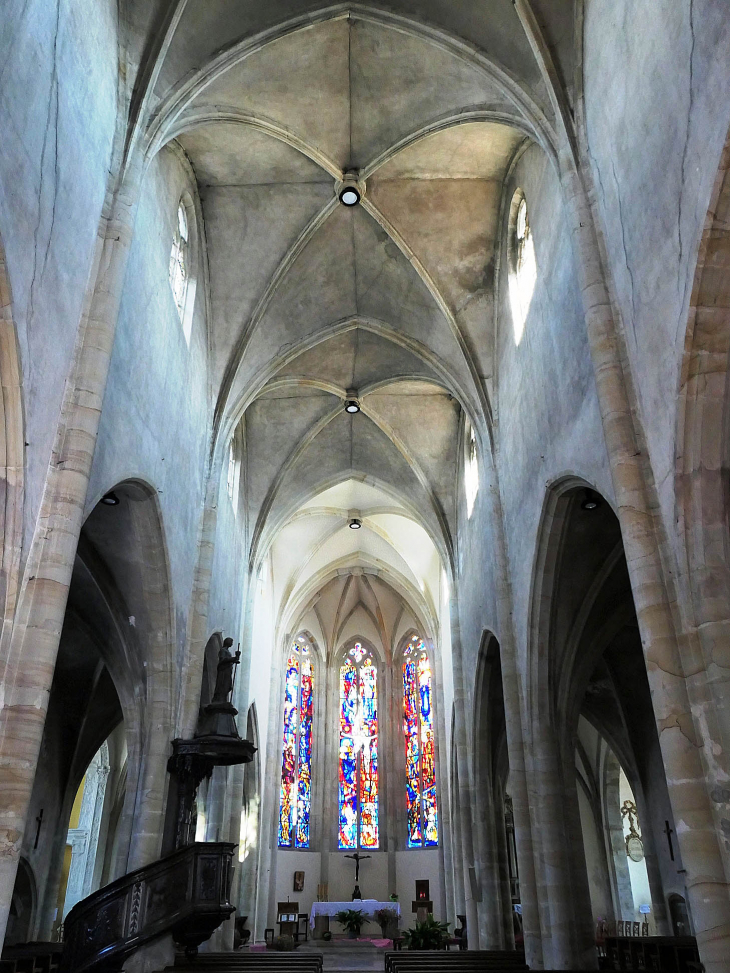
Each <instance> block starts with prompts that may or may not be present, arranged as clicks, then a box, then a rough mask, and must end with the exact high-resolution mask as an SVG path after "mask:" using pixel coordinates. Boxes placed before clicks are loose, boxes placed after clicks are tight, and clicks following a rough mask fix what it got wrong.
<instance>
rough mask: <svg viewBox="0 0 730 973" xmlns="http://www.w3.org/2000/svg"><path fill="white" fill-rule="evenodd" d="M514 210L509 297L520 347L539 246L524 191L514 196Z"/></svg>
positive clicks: (532, 287)
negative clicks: (537, 247)
mask: <svg viewBox="0 0 730 973" xmlns="http://www.w3.org/2000/svg"><path fill="white" fill-rule="evenodd" d="M512 211H513V212H514V227H513V229H512V240H511V246H510V251H511V252H510V273H509V296H510V305H511V309H512V327H513V329H514V339H515V344H516V345H518V344H519V343H520V340H521V339H522V333H523V331H524V329H525V320H526V319H527V312H528V311H529V309H530V302H531V301H532V293H533V291H534V290H535V282H536V281H537V262H536V260H535V243H534V240H533V237H532V230H531V229H530V219H529V216H528V213H527V201H526V200H525V197H524V194H523V193H522V191H521V190H517V192H516V193H515V195H514V197H513V200H512Z"/></svg>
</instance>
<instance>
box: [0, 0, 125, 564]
mask: <svg viewBox="0 0 730 973" xmlns="http://www.w3.org/2000/svg"><path fill="white" fill-rule="evenodd" d="M117 63H118V56H117V4H116V2H115V0H79V2H75V3H72V4H69V3H64V2H63V0H7V2H6V3H3V10H2V18H0V64H1V65H2V69H1V70H0V132H2V138H0V235H1V236H2V241H3V246H4V248H5V252H6V256H7V262H8V271H9V276H10V283H11V288H12V295H13V316H14V320H15V322H16V327H17V332H18V343H19V348H20V360H21V365H22V380H23V386H24V412H25V423H26V427H25V441H26V483H25V510H24V516H25V526H24V535H25V536H24V541H25V543H24V550H26V551H27V547H28V541H29V539H30V536H31V534H32V531H33V528H34V526H35V520H36V516H37V513H38V506H39V503H40V498H41V495H42V491H43V485H44V482H45V476H46V470H47V467H48V463H49V459H50V451H51V447H52V444H53V439H54V436H55V434H56V429H57V426H58V420H59V410H60V408H61V400H62V396H63V391H64V383H65V381H66V378H67V376H68V373H69V369H70V366H71V362H72V356H73V350H74V343H75V341H76V334H77V328H78V325H79V320H80V317H81V313H82V307H83V304H84V300H85V298H86V295H87V290H88V286H89V285H90V284H92V285H93V280H92V279H91V276H90V275H91V273H92V264H93V258H94V248H95V245H96V240H97V231H98V228H99V219H100V216H101V209H102V204H103V202H104V194H105V192H106V189H107V180H108V174H109V170H110V167H111V153H112V142H113V137H114V130H115V124H116V111H117V105H116V98H117Z"/></svg>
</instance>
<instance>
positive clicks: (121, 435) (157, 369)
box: [87, 150, 223, 657]
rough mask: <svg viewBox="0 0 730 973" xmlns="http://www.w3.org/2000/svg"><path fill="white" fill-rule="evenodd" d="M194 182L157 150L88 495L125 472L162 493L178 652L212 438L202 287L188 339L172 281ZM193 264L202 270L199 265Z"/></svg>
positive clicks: (172, 157)
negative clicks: (179, 229) (183, 206)
mask: <svg viewBox="0 0 730 973" xmlns="http://www.w3.org/2000/svg"><path fill="white" fill-rule="evenodd" d="M189 188H190V186H189V177H188V175H187V173H186V172H185V170H184V168H183V166H182V165H181V163H180V161H179V159H178V157H177V156H176V154H175V153H174V152H173V151H171V150H165V151H163V152H162V153H161V154H160V155H158V156H157V157H156V158H155V160H154V161H153V162H152V164H151V165H150V167H149V170H148V171H147V173H146V176H145V180H144V184H143V187H142V192H141V197H140V202H139V207H138V210H137V218H136V223H135V230H134V237H133V241H132V247H131V251H130V256H129V264H128V268H127V275H126V279H125V285H124V291H123V295H122V304H121V309H120V314H119V322H118V325H117V332H116V338H115V343H114V349H113V353H112V360H111V366H110V370H109V379H108V382H107V387H106V393H105V396H104V405H103V410H102V417H101V423H100V427H99V439H98V444H97V448H96V452H95V454H94V463H93V466H92V471H91V479H90V482H89V490H88V494H87V513H88V512H89V511H90V509H92V508H93V507H94V505H95V504H96V503H97V502H98V500H99V499H100V497H101V496H102V495H103V494H104V493H105V492H106V491H107V490H110V489H111V488H112V487H113V486H114V485H115V484H116V483H118V482H120V481H121V480H125V479H128V478H133V479H140V480H143V481H145V482H146V483H148V484H149V485H150V486H152V487H153V489H155V490H156V491H157V495H158V501H159V506H160V511H161V516H162V523H163V533H164V538H165V545H166V553H167V560H168V565H169V571H170V579H171V589H172V596H173V599H174V613H175V639H176V646H177V653H178V656H179V657H181V655H182V652H183V651H184V645H185V636H186V620H187V615H188V611H189V605H190V597H191V591H192V584H193V575H194V570H195V565H196V560H197V556H198V540H199V528H200V517H201V515H202V505H203V497H204V489H205V472H206V459H207V444H208V429H207V416H208V405H207V385H206V346H207V345H206V332H205V318H204V313H203V307H204V303H203V293H204V288H203V287H202V286H199V287H198V289H197V293H196V308H195V313H194V316H193V323H192V333H191V338H190V345H189V346H188V343H187V342H186V340H185V335H184V333H183V327H182V324H181V321H180V318H179V315H178V311H177V308H176V306H175V302H174V299H173V295H172V290H171V288H170V285H169V282H168V267H169V259H170V247H171V243H172V235H173V227H174V221H175V220H176V219H177V206H178V200H179V198H180V194H181V192H182V191H183V190H185V189H189ZM195 271H197V274H198V277H199V278H200V277H202V273H201V269H200V267H198V268H195ZM200 283H201V284H202V281H201V282H200ZM221 556H223V554H222V553H221Z"/></svg>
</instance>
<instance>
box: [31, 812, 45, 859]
mask: <svg viewBox="0 0 730 973" xmlns="http://www.w3.org/2000/svg"><path fill="white" fill-rule="evenodd" d="M36 821H37V822H38V827H37V828H36V830H35V843H34V845H33V850H34V851H35V849H36V848H37V847H38V839H39V838H40V836H41V825H42V824H43V808H41V813H40V814H39V815H38V817H37V818H36Z"/></svg>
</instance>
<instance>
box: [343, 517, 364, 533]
mask: <svg viewBox="0 0 730 973" xmlns="http://www.w3.org/2000/svg"><path fill="white" fill-rule="evenodd" d="M347 526H348V527H349V528H350V530H360V528H361V527H362V521H361V520H358V519H357V517H353V518H352V520H351V521H350V523H349V524H348V525H347Z"/></svg>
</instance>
